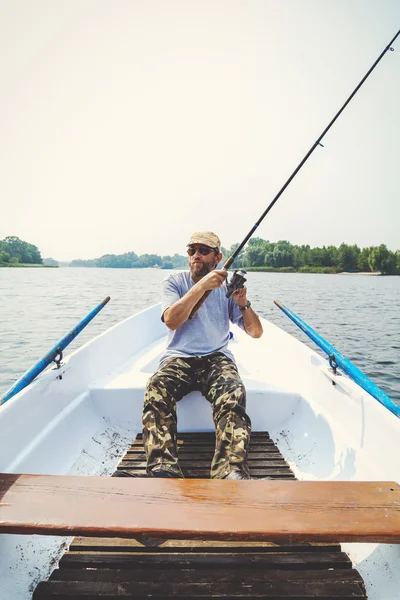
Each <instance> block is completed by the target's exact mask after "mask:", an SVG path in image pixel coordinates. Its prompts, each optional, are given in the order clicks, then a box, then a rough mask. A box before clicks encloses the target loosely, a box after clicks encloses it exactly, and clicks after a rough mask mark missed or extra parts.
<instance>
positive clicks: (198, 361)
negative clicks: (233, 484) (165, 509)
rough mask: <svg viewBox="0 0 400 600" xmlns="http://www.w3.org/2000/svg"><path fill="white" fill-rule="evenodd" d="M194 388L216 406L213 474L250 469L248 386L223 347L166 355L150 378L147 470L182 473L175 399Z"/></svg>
mask: <svg viewBox="0 0 400 600" xmlns="http://www.w3.org/2000/svg"><path fill="white" fill-rule="evenodd" d="M194 390H200V391H201V392H202V394H203V395H204V396H205V397H206V398H207V400H208V401H209V402H210V403H211V406H212V411H213V419H214V423H215V432H216V444H215V453H214V458H213V460H212V463H211V477H215V478H217V479H221V478H223V477H225V476H226V475H228V473H230V471H231V470H232V469H239V470H241V471H243V472H244V473H246V474H249V472H248V467H247V462H246V459H247V451H248V446H249V442H250V432H251V423H250V419H249V417H248V415H247V414H246V390H245V387H244V385H243V382H242V380H241V378H240V375H239V373H238V370H237V367H236V365H235V363H234V362H233V361H232V360H231V359H230V358H228V357H227V356H225V354H223V353H222V352H216V353H214V354H211V355H208V356H196V357H193V358H192V357H191V358H177V357H174V358H167V359H166V360H165V361H163V362H162V364H161V365H160V367H159V369H158V371H156V372H155V373H154V375H153V376H152V377H151V378H150V379H149V381H148V382H147V387H146V392H145V395H144V407H143V443H144V447H145V451H146V458H147V471H153V470H155V471H157V470H160V469H162V470H165V471H169V472H171V473H173V474H174V475H176V476H177V477H183V475H182V471H181V468H180V466H179V464H178V453H177V447H176V434H177V418H176V402H178V401H179V400H181V399H182V398H183V396H185V395H186V394H188V393H189V392H192V391H194Z"/></svg>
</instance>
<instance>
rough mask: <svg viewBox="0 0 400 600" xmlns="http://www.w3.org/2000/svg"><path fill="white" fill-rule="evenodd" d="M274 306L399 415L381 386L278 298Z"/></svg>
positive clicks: (398, 408)
mask: <svg viewBox="0 0 400 600" xmlns="http://www.w3.org/2000/svg"><path fill="white" fill-rule="evenodd" d="M274 302H275V304H276V306H278V308H280V309H281V310H282V311H283V312H284V313H285V315H287V316H288V317H289V319H291V320H292V321H293V323H296V325H297V326H298V327H300V329H301V330H302V331H304V333H306V334H307V335H308V337H309V338H311V339H312V340H313V342H315V343H316V344H317V346H319V347H320V348H321V350H323V351H324V352H326V354H327V355H328V356H329V358H330V359H331V360H333V361H334V362H335V363H336V364H337V365H338V366H339V367H340V368H341V369H342V370H343V371H344V372H345V373H347V375H349V377H351V378H352V379H353V380H354V381H355V382H356V383H357V384H358V385H359V386H360V387H362V389H363V390H365V391H366V392H368V393H369V394H371V396H373V397H374V398H375V399H376V400H378V402H380V403H381V404H383V406H386V408H388V409H389V410H390V411H391V412H392V413H394V414H395V415H396V416H397V417H400V406H397V405H396V404H394V402H393V401H392V400H391V399H390V398H389V396H388V395H387V394H385V392H384V391H383V390H381V388H379V387H378V386H377V385H376V384H375V383H374V382H373V381H371V380H370V379H369V377H367V376H366V375H364V373H362V371H360V369H358V368H357V367H356V366H355V365H353V363H352V362H351V361H349V360H348V359H347V358H345V357H344V356H342V355H341V354H340V352H338V350H336V348H334V347H333V346H332V345H331V344H330V343H329V342H327V341H326V340H325V339H324V338H323V337H322V336H320V335H319V333H317V332H316V331H314V329H312V328H311V327H310V326H309V325H307V323H306V322H305V321H302V320H301V319H300V318H299V317H298V316H297V315H295V314H294V313H293V312H292V311H291V310H289V309H288V308H286V306H283V304H281V303H280V302H279V300H274Z"/></svg>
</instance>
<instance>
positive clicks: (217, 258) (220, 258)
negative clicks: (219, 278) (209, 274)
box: [215, 252, 222, 265]
mask: <svg viewBox="0 0 400 600" xmlns="http://www.w3.org/2000/svg"><path fill="white" fill-rule="evenodd" d="M215 260H216V261H217V265H219V263H220V262H221V260H222V254H221V252H218V254H217V255H216V257H215Z"/></svg>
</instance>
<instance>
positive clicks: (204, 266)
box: [143, 231, 263, 479]
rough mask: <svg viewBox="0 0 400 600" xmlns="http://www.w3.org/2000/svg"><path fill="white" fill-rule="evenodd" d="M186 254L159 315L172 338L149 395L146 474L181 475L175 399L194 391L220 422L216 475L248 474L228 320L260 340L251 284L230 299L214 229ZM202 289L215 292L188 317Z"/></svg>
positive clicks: (198, 236)
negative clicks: (186, 264) (249, 293)
mask: <svg viewBox="0 0 400 600" xmlns="http://www.w3.org/2000/svg"><path fill="white" fill-rule="evenodd" d="M187 253H188V255H189V271H186V272H182V273H172V274H171V275H169V276H168V277H167V279H166V280H165V281H164V283H163V294H162V317H161V318H162V320H163V322H164V323H165V325H166V326H167V328H168V342H167V346H166V349H165V351H164V353H163V354H162V356H161V359H160V365H159V368H158V370H157V371H156V372H155V373H154V375H153V376H152V377H151V378H150V379H149V381H148V382H147V386H146V391H145V397H144V407H143V444H144V447H145V452H146V458H147V473H148V474H149V475H150V476H153V477H183V474H182V471H181V468H180V466H179V462H178V453H177V447H176V435H177V418H176V403H177V402H178V401H179V400H181V399H182V398H183V396H185V395H186V394H188V393H189V392H191V391H194V390H200V391H201V392H202V394H203V395H204V396H205V398H207V400H208V401H209V402H210V403H211V406H212V411H213V419H214V423H215V431H216V447H215V453H214V457H213V460H212V464H211V473H210V475H211V477H212V478H216V479H250V474H249V469H248V466H247V452H248V446H249V443H250V432H251V423H250V419H249V417H248V415H247V413H246V390H245V387H244V385H243V382H242V380H241V378H240V375H239V373H238V369H237V366H236V364H235V361H234V357H233V355H232V354H231V352H230V351H229V350H228V347H227V346H228V341H229V323H230V322H232V323H236V324H237V325H239V326H240V327H241V328H242V329H244V331H245V332H246V333H247V334H248V335H250V336H251V337H253V338H259V337H261V335H262V333H263V330H262V325H261V322H260V319H259V318H258V316H257V315H256V313H255V312H254V310H253V309H252V308H251V305H250V302H249V301H248V299H247V290H246V288H241V289H239V290H237V291H235V292H234V293H233V294H232V296H231V297H230V298H227V297H226V277H227V272H226V271H224V270H217V269H216V267H217V265H218V263H219V262H220V261H221V259H222V254H221V242H220V240H219V238H218V236H217V235H215V233H212V232H210V231H205V232H199V233H194V234H193V235H192V236H191V238H190V241H189V244H188V246H187ZM205 292H212V293H211V294H210V295H209V297H208V298H207V300H206V301H205V302H204V303H203V304H202V306H201V307H200V309H199V310H198V312H197V313H196V314H195V316H194V317H193V318H192V319H189V316H190V314H191V312H192V309H193V308H194V306H195V305H196V304H197V302H198V301H199V300H200V299H201V298H202V297H203V295H204V293H205Z"/></svg>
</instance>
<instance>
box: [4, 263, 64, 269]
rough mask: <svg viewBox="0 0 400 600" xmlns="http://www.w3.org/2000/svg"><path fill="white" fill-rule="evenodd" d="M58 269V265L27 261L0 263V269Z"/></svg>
mask: <svg viewBox="0 0 400 600" xmlns="http://www.w3.org/2000/svg"><path fill="white" fill-rule="evenodd" d="M27 268H33V269H59V265H37V264H29V263H17V264H16V265H10V264H6V265H0V269H27Z"/></svg>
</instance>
